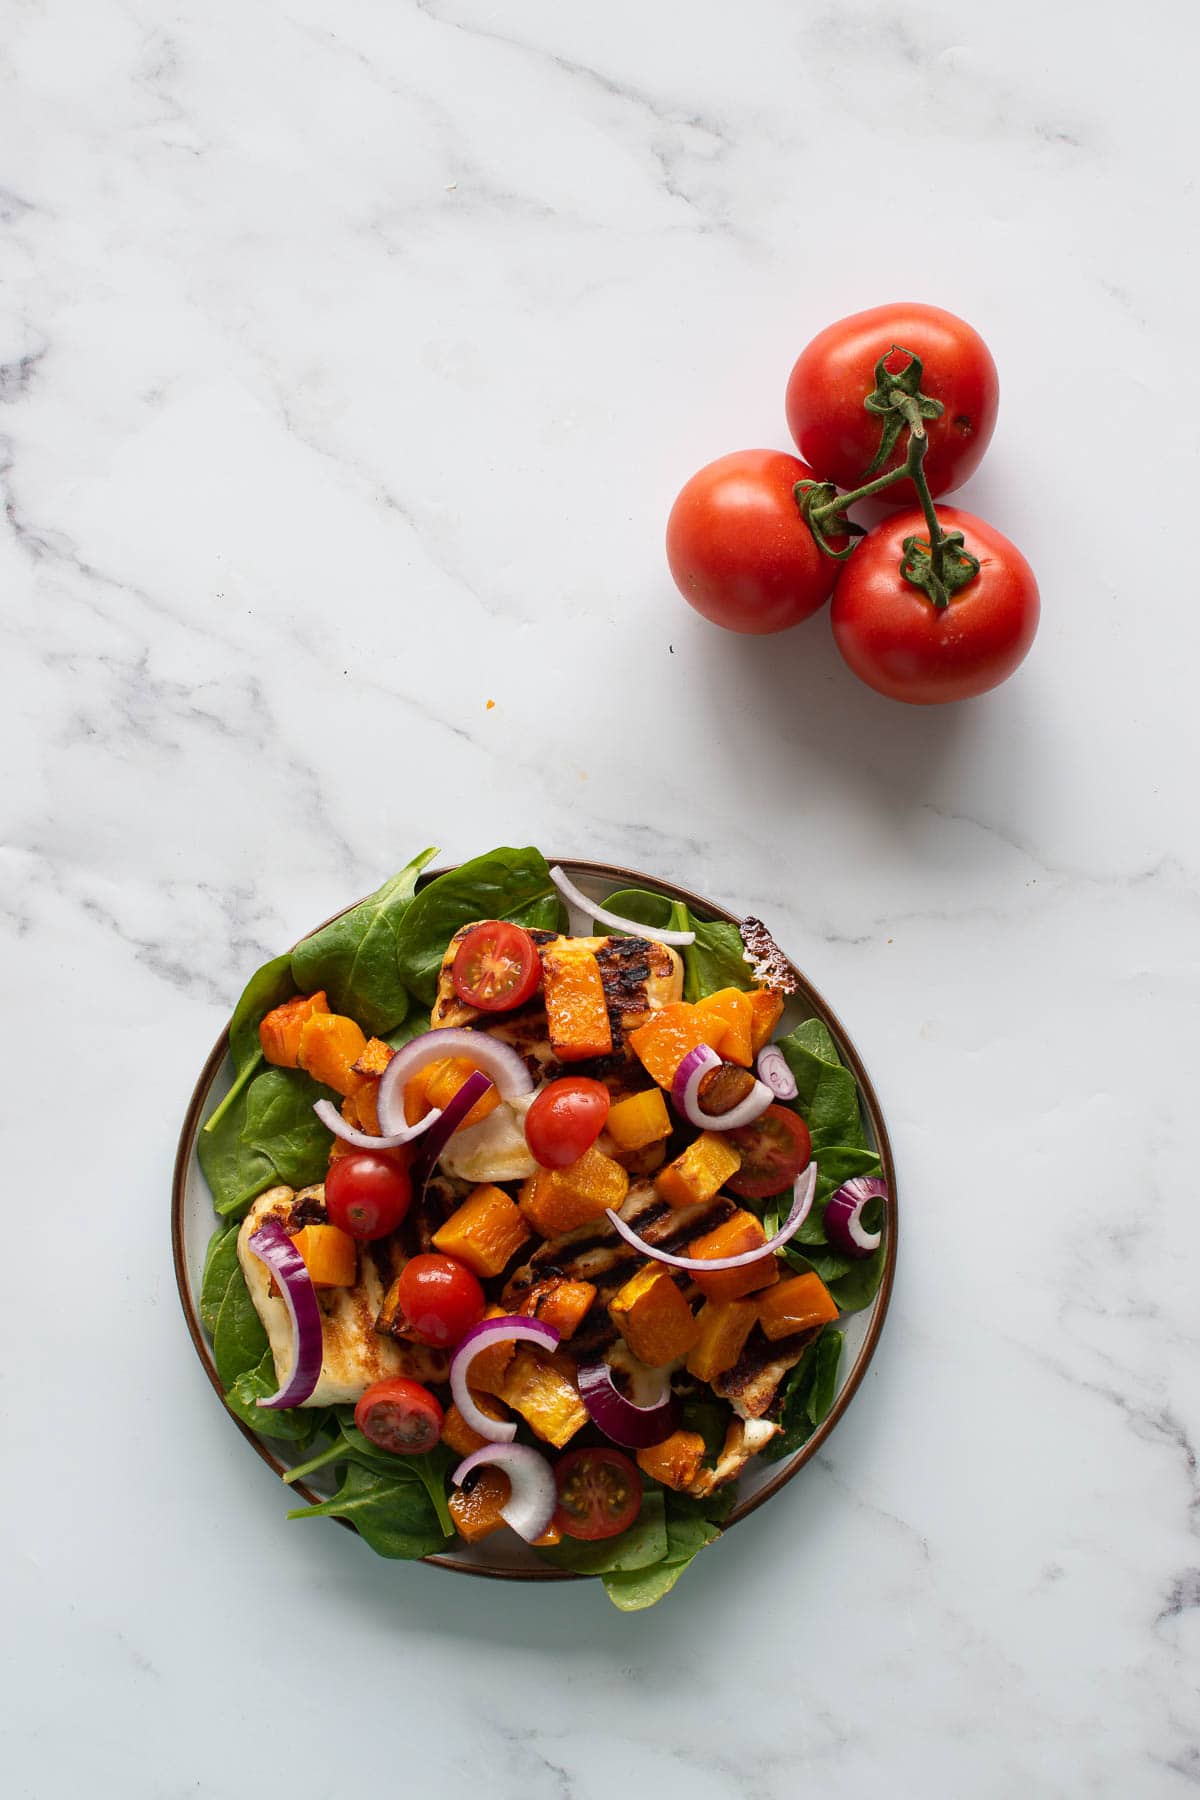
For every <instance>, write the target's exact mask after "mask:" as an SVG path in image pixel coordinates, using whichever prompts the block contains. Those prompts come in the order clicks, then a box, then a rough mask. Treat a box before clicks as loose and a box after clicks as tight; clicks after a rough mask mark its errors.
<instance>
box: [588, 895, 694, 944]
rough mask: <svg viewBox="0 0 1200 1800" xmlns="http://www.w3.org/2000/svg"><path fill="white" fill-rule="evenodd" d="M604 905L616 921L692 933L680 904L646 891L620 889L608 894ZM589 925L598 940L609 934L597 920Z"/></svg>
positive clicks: (681, 903)
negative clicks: (624, 920) (591, 926)
mask: <svg viewBox="0 0 1200 1800" xmlns="http://www.w3.org/2000/svg"><path fill="white" fill-rule="evenodd" d="M604 904H605V906H606V907H607V908H608V910H609V912H612V913H616V915H617V917H618V918H619V919H628V920H629V921H630V923H631V924H633V925H657V926H658V927H659V929H660V930H666V931H690V930H691V929H692V922H691V920H690V918H689V917H688V909H687V907H686V906H684V904H683V902H682V901H681V900H668V899H667V896H666V895H665V894H655V893H652V892H651V890H650V889H649V888H621V889H620V890H619V891H618V892H617V893H615V894H610V895H609V896H608V899H607V900H606V901H605V902H604ZM592 925H593V929H594V932H595V935H596V936H597V937H603V936H604V934H605V932H607V931H608V930H609V927H608V926H607V925H605V924H602V923H601V922H600V921H599V920H598V919H594V920H593V921H592Z"/></svg>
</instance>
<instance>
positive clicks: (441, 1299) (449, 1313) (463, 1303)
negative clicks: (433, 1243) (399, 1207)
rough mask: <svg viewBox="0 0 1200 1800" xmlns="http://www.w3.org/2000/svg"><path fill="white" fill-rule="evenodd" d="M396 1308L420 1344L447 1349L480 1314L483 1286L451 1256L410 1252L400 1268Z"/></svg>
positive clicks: (468, 1328)
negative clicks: (421, 1254)
mask: <svg viewBox="0 0 1200 1800" xmlns="http://www.w3.org/2000/svg"><path fill="white" fill-rule="evenodd" d="M397 1298H398V1300H399V1303H400V1311H401V1312H402V1313H403V1315H404V1317H405V1319H406V1320H407V1322H408V1328H409V1330H410V1331H411V1332H412V1335H413V1336H414V1337H415V1338H419V1339H420V1341H421V1343H423V1344H432V1345H433V1347H434V1349H436V1350H448V1349H449V1348H450V1347H451V1345H453V1344H457V1343H458V1342H460V1340H461V1339H462V1338H465V1337H466V1335H467V1333H468V1331H470V1329H471V1327H472V1325H478V1323H479V1321H480V1319H482V1317H483V1309H484V1298H483V1289H482V1288H481V1287H480V1285H479V1282H478V1280H477V1279H476V1277H475V1276H474V1275H473V1274H472V1273H471V1271H470V1269H468V1268H467V1266H466V1264H465V1263H460V1262H458V1261H457V1260H456V1258H455V1257H453V1256H435V1255H430V1256H414V1257H413V1258H412V1260H411V1261H410V1262H407V1263H405V1265H404V1267H403V1269H401V1271H400V1280H399V1285H398V1289H397Z"/></svg>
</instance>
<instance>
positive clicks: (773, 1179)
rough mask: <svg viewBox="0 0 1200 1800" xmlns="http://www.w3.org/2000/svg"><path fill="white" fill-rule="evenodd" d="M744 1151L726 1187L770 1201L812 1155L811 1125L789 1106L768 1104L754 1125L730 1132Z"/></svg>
mask: <svg viewBox="0 0 1200 1800" xmlns="http://www.w3.org/2000/svg"><path fill="white" fill-rule="evenodd" d="M729 1139H730V1142H731V1143H732V1144H734V1145H736V1147H737V1148H738V1149H739V1150H740V1151H741V1153H742V1166H741V1168H740V1169H739V1170H738V1172H737V1174H736V1175H731V1176H730V1178H729V1180H728V1181H727V1182H726V1183H725V1186H726V1187H727V1188H728V1189H729V1191H730V1193H731V1194H739V1195H740V1196H741V1198H742V1199H743V1200H766V1199H768V1198H769V1197H770V1195H772V1194H782V1193H783V1191H784V1189H785V1188H789V1187H791V1185H792V1183H793V1182H794V1181H795V1179H796V1177H797V1175H798V1174H799V1173H800V1171H801V1169H805V1168H807V1167H808V1162H809V1158H810V1157H811V1156H812V1138H811V1137H810V1136H809V1134H808V1126H807V1125H806V1124H805V1123H804V1120H803V1119H802V1118H801V1117H800V1115H799V1113H794V1112H792V1111H791V1110H790V1108H788V1107H786V1106H768V1108H767V1110H766V1112H765V1113H762V1114H760V1116H759V1117H758V1118H757V1119H755V1121H754V1123H753V1125H743V1126H741V1127H740V1128H739V1130H737V1131H731V1132H730V1133H729Z"/></svg>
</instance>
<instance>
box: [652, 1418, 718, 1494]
mask: <svg viewBox="0 0 1200 1800" xmlns="http://www.w3.org/2000/svg"><path fill="white" fill-rule="evenodd" d="M703 1461H704V1439H703V1438H702V1437H701V1436H700V1433H699V1432H698V1431H673V1432H672V1433H671V1435H670V1437H669V1438H664V1439H663V1441H662V1443H661V1444H651V1445H649V1446H648V1447H647V1448H646V1449H645V1450H639V1451H638V1452H637V1465H638V1468H639V1469H640V1470H641V1471H642V1474H643V1475H649V1476H650V1478H651V1480H652V1481H661V1482H662V1484H663V1486H664V1487H669V1488H675V1489H676V1491H678V1490H680V1489H682V1488H686V1487H690V1486H691V1484H692V1482H693V1481H695V1479H696V1477H697V1475H698V1474H699V1473H700V1465H701V1463H702V1462H703Z"/></svg>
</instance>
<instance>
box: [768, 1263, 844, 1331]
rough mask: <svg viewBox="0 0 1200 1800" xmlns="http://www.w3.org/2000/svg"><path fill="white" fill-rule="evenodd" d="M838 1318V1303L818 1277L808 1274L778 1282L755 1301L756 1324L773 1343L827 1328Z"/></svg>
mask: <svg viewBox="0 0 1200 1800" xmlns="http://www.w3.org/2000/svg"><path fill="white" fill-rule="evenodd" d="M837 1316H838V1308H837V1301H836V1300H835V1299H834V1297H833V1295H832V1294H831V1293H830V1292H829V1289H828V1288H827V1287H826V1286H825V1283H824V1282H823V1281H822V1280H821V1277H820V1276H819V1275H814V1274H813V1273H812V1272H811V1271H809V1273H808V1274H805V1275H793V1276H792V1277H791V1279H790V1280H788V1281H781V1282H780V1283H779V1286H778V1287H773V1288H772V1289H771V1291H770V1293H769V1294H764V1295H763V1297H762V1299H761V1300H760V1301H759V1302H758V1322H759V1324H760V1325H761V1326H762V1328H763V1332H764V1334H765V1335H766V1336H767V1337H769V1338H770V1339H771V1340H772V1341H774V1340H776V1339H777V1338H785V1337H795V1335H796V1333H797V1332H799V1331H812V1330H814V1329H815V1327H816V1326H818V1325H829V1324H831V1323H832V1321H833V1320H834V1319H836V1318H837Z"/></svg>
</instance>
